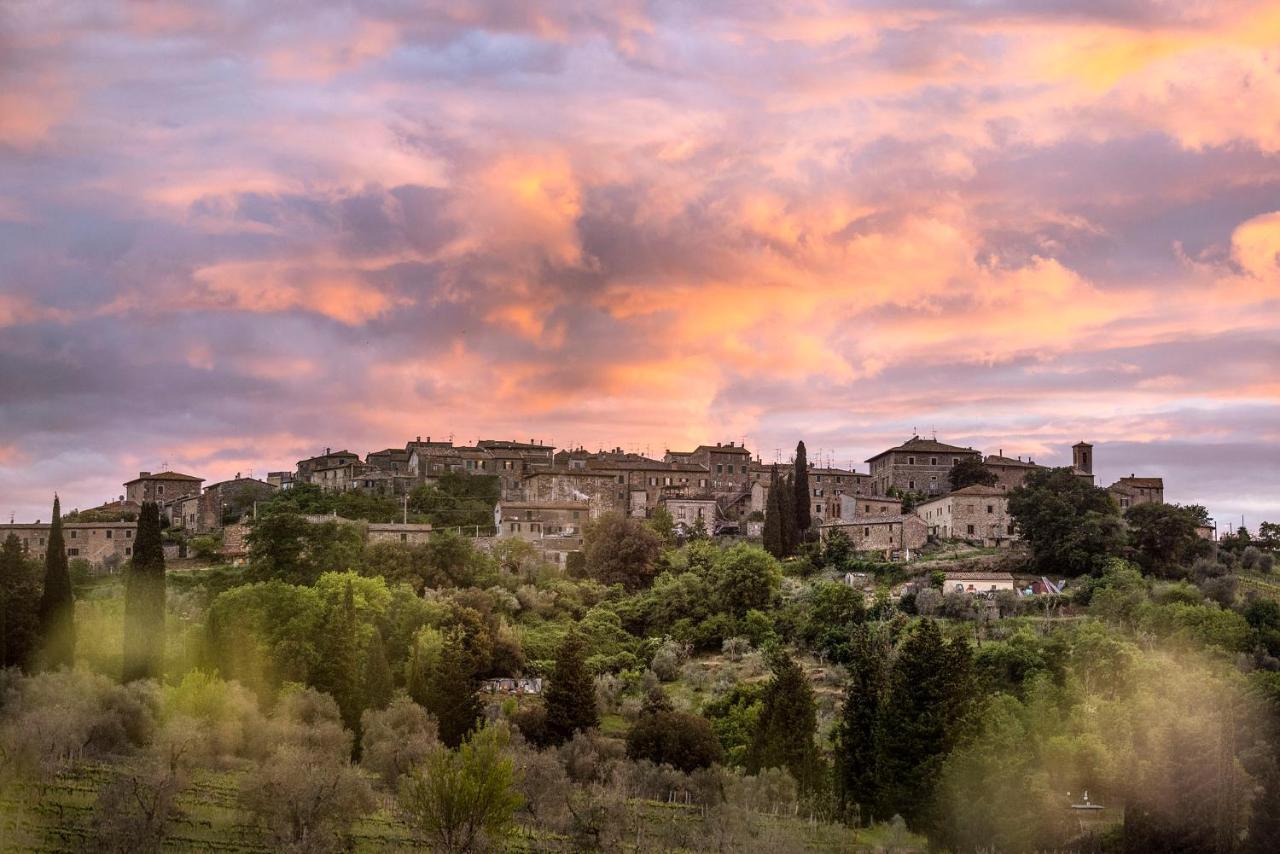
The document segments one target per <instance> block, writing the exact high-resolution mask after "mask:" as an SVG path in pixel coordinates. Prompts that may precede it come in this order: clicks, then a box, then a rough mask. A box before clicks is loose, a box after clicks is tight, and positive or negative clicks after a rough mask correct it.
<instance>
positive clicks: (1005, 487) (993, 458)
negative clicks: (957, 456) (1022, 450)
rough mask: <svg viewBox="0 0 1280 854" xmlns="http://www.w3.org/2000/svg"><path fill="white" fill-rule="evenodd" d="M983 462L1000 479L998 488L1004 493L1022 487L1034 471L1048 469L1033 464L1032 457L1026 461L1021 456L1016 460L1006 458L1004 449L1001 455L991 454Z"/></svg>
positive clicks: (997, 483) (997, 484)
mask: <svg viewBox="0 0 1280 854" xmlns="http://www.w3.org/2000/svg"><path fill="white" fill-rule="evenodd" d="M982 462H983V464H984V465H985V466H986V467H987V468H989V469H991V471H993V472H995V475H996V477H997V478H999V480H998V481H997V482H996V486H997V487H998V488H999V489H1000V490H1001V491H1003V492H1008V491H1009V490H1011V489H1017V488H1018V487H1019V486H1022V483H1023V481H1025V480H1026V479H1027V475H1029V474H1031V473H1032V472H1033V471H1037V470H1039V469H1043V468H1047V466H1042V465H1040V464H1039V463H1036V462H1032V460H1031V458H1030V457H1028V458H1027V459H1025V460H1024V459H1022V457H1021V456H1018V457H1016V458H1014V457H1006V456H1004V450H1003V449H1001V450H1000V452H999V453H996V454H989V455H988V456H987V458H986V459H985V460H983V461H982Z"/></svg>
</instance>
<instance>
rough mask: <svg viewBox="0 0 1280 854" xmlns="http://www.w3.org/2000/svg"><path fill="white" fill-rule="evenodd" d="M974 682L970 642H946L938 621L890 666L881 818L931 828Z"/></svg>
mask: <svg viewBox="0 0 1280 854" xmlns="http://www.w3.org/2000/svg"><path fill="white" fill-rule="evenodd" d="M971 685H972V662H971V660H970V658H969V654H968V645H967V643H965V642H963V641H953V642H952V643H950V644H948V643H946V642H944V641H943V639H942V633H941V631H939V629H938V624H937V623H935V622H934V621H933V620H927V619H926V620H921V621H920V622H919V623H917V624H916V626H915V627H914V628H913V629H912V630H911V631H910V632H909V633H908V635H907V637H906V638H905V639H904V640H903V641H902V645H901V647H900V648H899V650H898V654H897V657H896V658H895V659H894V661H893V666H892V667H891V668H890V672H889V677H888V685H887V689H886V693H885V700H884V703H883V704H882V707H881V708H882V713H881V715H880V717H879V721H878V724H877V732H876V741H877V745H878V751H877V755H876V768H877V778H878V781H877V804H876V815H877V817H878V818H880V819H882V820H887V819H889V818H891V817H892V816H894V815H900V816H902V817H903V818H904V819H906V821H907V825H908V826H910V827H912V828H913V829H919V828H923V827H925V826H926V825H927V823H928V821H929V819H930V815H929V813H928V811H929V809H930V808H931V806H932V804H933V790H934V786H935V784H936V782H937V779H938V774H939V771H940V769H941V767H942V763H943V761H944V760H945V759H946V757H947V754H948V753H950V751H951V749H952V747H953V746H954V745H955V744H956V742H957V741H958V739H959V737H960V735H961V733H962V732H963V731H964V725H965V723H966V720H967V718H968V714H969V711H970V705H971V703H972V691H971Z"/></svg>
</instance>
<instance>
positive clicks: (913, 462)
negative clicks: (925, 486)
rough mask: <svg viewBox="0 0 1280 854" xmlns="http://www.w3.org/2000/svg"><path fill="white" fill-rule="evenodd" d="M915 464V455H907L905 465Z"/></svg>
mask: <svg viewBox="0 0 1280 854" xmlns="http://www.w3.org/2000/svg"><path fill="white" fill-rule="evenodd" d="M915 464H916V458H915V457H907V465H909V466H913V465H915Z"/></svg>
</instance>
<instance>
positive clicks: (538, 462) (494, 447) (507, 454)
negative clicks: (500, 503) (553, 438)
mask: <svg viewBox="0 0 1280 854" xmlns="http://www.w3.org/2000/svg"><path fill="white" fill-rule="evenodd" d="M477 446H478V447H480V448H483V449H484V450H486V451H488V452H489V455H490V456H491V457H492V459H493V471H492V472H490V473H491V474H494V475H497V477H498V482H499V484H500V485H501V495H502V498H504V499H506V500H508V501H518V500H519V499H520V498H521V497H523V492H524V476H525V475H526V474H528V473H529V472H531V471H533V470H535V469H539V468H550V467H551V466H552V464H553V463H552V458H553V452H554V450H555V449H554V448H551V447H548V446H544V445H536V444H533V443H531V442H529V443H526V442H506V441H499V440H496V439H481V440H480V442H479V443H478V445H477Z"/></svg>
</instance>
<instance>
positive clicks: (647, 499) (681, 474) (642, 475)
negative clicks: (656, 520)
mask: <svg viewBox="0 0 1280 854" xmlns="http://www.w3.org/2000/svg"><path fill="white" fill-rule="evenodd" d="M586 466H587V467H586V471H592V472H598V473H600V474H606V475H609V476H611V477H612V478H613V480H614V483H615V484H617V486H618V487H619V491H620V492H621V493H622V494H623V496H624V498H625V501H626V512H627V513H628V514H630V515H632V516H637V517H641V518H643V517H646V516H648V515H650V514H651V513H652V512H653V508H655V507H657V506H658V504H659V503H660V502H661V501H662V499H663V498H666V497H678V496H681V495H692V494H697V495H706V494H707V493H708V491H709V489H710V486H711V479H710V477H709V475H708V473H707V470H706V468H704V467H703V466H700V465H696V464H694V463H675V462H663V461H661V460H650V459H645V458H643V457H641V458H640V459H632V460H611V459H604V460H588V461H587V464H586Z"/></svg>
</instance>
